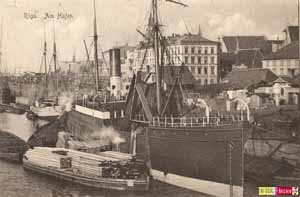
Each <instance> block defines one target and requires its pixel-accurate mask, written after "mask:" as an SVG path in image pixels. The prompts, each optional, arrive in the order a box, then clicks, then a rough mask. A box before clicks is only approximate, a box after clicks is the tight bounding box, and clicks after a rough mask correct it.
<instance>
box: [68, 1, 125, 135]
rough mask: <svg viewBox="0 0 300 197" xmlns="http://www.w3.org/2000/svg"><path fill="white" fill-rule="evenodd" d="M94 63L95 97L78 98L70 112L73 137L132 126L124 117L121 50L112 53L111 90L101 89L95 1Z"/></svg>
mask: <svg viewBox="0 0 300 197" xmlns="http://www.w3.org/2000/svg"><path fill="white" fill-rule="evenodd" d="M93 42H94V64H95V67H96V73H95V76H96V80H95V84H96V92H97V94H96V95H93V96H91V95H90V96H88V95H76V100H75V106H74V107H73V109H72V110H71V111H70V112H68V113H67V121H66V124H67V128H68V130H69V131H70V132H71V133H73V134H74V136H78V137H80V136H84V135H89V134H91V133H93V132H94V131H95V130H101V129H103V128H106V127H113V128H114V129H116V130H121V129H124V128H126V127H128V126H129V122H128V119H126V118H125V109H124V106H125V103H126V99H125V96H123V95H122V94H121V86H122V83H121V58H120V56H121V51H120V49H119V48H113V49H110V50H109V65H110V79H109V84H110V86H109V89H110V93H107V90H100V84H99V81H100V75H99V61H98V48H97V46H98V35H97V18H96V9H95V2H94V36H93Z"/></svg>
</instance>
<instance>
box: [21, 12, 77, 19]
mask: <svg viewBox="0 0 300 197" xmlns="http://www.w3.org/2000/svg"><path fill="white" fill-rule="evenodd" d="M73 18H74V16H73V14H71V13H67V12H57V13H50V12H44V13H43V14H41V13H39V12H38V11H35V12H24V19H26V20H35V19H44V20H48V19H52V20H53V19H56V20H71V19H73Z"/></svg>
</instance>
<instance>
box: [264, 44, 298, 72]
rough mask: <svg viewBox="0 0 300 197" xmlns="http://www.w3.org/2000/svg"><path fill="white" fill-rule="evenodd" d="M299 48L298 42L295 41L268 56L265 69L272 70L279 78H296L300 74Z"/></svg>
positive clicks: (265, 59) (265, 60)
mask: <svg viewBox="0 0 300 197" xmlns="http://www.w3.org/2000/svg"><path fill="white" fill-rule="evenodd" d="M298 46H299V45H298V41H293V42H292V43H289V44H287V45H285V46H284V47H283V48H281V49H279V50H278V51H277V52H275V53H271V54H270V55H268V56H266V57H265V58H264V60H263V68H265V69H269V70H271V71H272V72H274V73H275V74H276V75H278V76H289V77H291V78H292V77H295V76H296V75H297V74H298V73H299V61H298V58H299V57H298V56H299V55H298Z"/></svg>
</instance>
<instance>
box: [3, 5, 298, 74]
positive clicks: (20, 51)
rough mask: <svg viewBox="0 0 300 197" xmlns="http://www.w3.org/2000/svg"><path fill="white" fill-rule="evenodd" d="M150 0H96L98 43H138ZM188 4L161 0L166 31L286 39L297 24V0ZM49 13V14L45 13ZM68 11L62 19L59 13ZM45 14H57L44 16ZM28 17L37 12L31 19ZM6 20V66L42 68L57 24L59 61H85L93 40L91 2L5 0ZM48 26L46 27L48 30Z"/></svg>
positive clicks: (215, 37) (104, 46) (10, 68)
mask: <svg viewBox="0 0 300 197" xmlns="http://www.w3.org/2000/svg"><path fill="white" fill-rule="evenodd" d="M150 2H151V0H96V8H97V9H96V10H97V20H98V21H97V27H98V34H99V43H100V44H99V46H100V47H101V48H102V49H103V50H106V49H109V48H110V47H113V46H118V45H123V44H127V43H128V44H130V45H135V44H137V43H138V41H139V40H140V39H141V36H140V35H139V34H138V33H137V31H136V29H140V30H142V31H143V30H144V29H145V25H146V22H147V17H148V11H149V6H150ZM181 2H183V3H186V4H188V5H189V7H187V8H183V7H181V6H178V5H175V4H172V3H169V2H166V1H164V0H160V1H159V7H160V18H161V20H162V24H163V29H164V33H165V34H166V35H170V34H171V33H181V34H182V33H187V32H191V33H197V32H198V29H199V26H200V27H201V30H202V33H203V35H204V37H206V38H209V39H211V40H218V38H219V37H221V36H224V35H265V36H266V37H268V38H270V39H277V36H279V37H280V38H281V37H283V33H282V30H283V29H284V28H285V27H286V26H287V25H294V24H297V2H298V0H181ZM47 13H48V14H47ZM60 13H61V14H62V15H67V16H68V17H66V18H62V17H59V18H58V15H60ZM45 15H47V16H50V15H53V17H54V18H49V17H48V18H47V19H44V17H45ZM30 16H34V17H33V18H30ZM0 17H1V18H2V21H3V36H2V54H3V55H2V68H0V70H1V69H2V70H3V69H7V70H8V71H10V72H13V71H16V70H17V71H20V70H22V71H35V72H39V71H40V65H41V59H42V53H43V42H44V32H46V40H47V43H48V46H47V47H48V61H49V63H50V60H51V53H52V50H53V40H54V33H53V32H54V28H55V32H56V33H55V37H56V43H57V48H58V61H68V60H71V59H72V57H73V54H74V53H75V55H76V58H77V60H85V59H86V53H85V48H84V43H83V40H85V41H86V43H87V45H88V48H89V50H90V49H91V44H92V39H93V37H92V36H93V0H42V1H41V0H1V1H0ZM44 29H45V31H44Z"/></svg>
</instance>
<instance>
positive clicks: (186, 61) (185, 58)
mask: <svg viewBox="0 0 300 197" xmlns="http://www.w3.org/2000/svg"><path fill="white" fill-rule="evenodd" d="M184 63H186V64H188V63H189V57H188V56H185V57H184Z"/></svg>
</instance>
